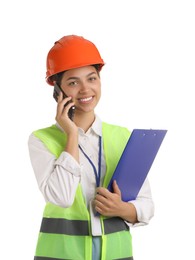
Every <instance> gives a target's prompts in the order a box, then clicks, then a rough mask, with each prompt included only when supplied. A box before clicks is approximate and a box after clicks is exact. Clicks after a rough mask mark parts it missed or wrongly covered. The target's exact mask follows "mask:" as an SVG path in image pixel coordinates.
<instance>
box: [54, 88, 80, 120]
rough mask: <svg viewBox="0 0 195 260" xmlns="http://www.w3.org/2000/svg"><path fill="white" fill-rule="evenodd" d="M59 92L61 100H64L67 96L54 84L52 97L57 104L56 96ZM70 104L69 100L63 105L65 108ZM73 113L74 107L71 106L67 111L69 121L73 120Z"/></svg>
mask: <svg viewBox="0 0 195 260" xmlns="http://www.w3.org/2000/svg"><path fill="white" fill-rule="evenodd" d="M60 92H62V93H63V98H66V97H67V95H66V94H65V93H64V91H63V90H62V89H61V88H60V86H58V85H57V84H56V83H55V84H54V91H53V97H54V99H55V100H56V102H58V96H59V94H60ZM70 102H71V100H70V101H69V102H67V103H66V104H65V106H67V105H68V104H69V103H70ZM74 111H75V106H72V107H71V108H70V109H69V111H68V116H69V118H70V119H71V120H73V116H74Z"/></svg>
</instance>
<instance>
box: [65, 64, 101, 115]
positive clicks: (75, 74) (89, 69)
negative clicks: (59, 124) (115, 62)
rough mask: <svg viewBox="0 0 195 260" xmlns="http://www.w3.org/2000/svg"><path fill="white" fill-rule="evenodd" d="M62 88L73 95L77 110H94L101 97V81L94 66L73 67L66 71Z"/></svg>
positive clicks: (69, 94) (68, 94)
mask: <svg viewBox="0 0 195 260" xmlns="http://www.w3.org/2000/svg"><path fill="white" fill-rule="evenodd" d="M61 88H62V89H63V91H64V92H65V93H66V95H67V96H71V97H72V99H73V101H74V103H75V106H76V111H77V112H92V111H94V108H95V107H96V105H97V104H98V102H99V99H100V97H101V81H100V77H99V75H98V73H97V71H96V69H95V68H94V66H86V67H81V68H77V69H71V70H68V71H66V72H65V73H64V75H63V77H62V80H61Z"/></svg>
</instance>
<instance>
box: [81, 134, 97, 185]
mask: <svg viewBox="0 0 195 260" xmlns="http://www.w3.org/2000/svg"><path fill="white" fill-rule="evenodd" d="M79 149H80V150H81V152H82V153H83V154H84V156H85V157H86V158H87V160H88V161H89V163H90V164H91V166H92V168H93V172H94V175H95V179H96V186H97V187H99V186H100V179H101V157H102V138H101V136H99V154H98V172H97V170H96V168H95V165H94V163H93V162H92V160H91V159H90V158H89V156H88V155H87V154H86V153H85V152H84V151H83V149H82V147H81V146H80V145H79Z"/></svg>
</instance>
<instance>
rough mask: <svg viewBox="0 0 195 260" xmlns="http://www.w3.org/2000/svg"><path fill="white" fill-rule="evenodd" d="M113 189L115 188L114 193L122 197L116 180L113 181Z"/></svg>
mask: <svg viewBox="0 0 195 260" xmlns="http://www.w3.org/2000/svg"><path fill="white" fill-rule="evenodd" d="M112 187H113V191H114V193H116V194H118V195H119V196H121V191H120V189H119V186H118V184H117V182H116V180H114V181H113V184H112Z"/></svg>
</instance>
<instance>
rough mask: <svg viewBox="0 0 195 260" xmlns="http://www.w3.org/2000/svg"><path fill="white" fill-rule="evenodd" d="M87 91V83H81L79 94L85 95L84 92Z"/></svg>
mask: <svg viewBox="0 0 195 260" xmlns="http://www.w3.org/2000/svg"><path fill="white" fill-rule="evenodd" d="M88 91H89V85H88V84H87V82H82V83H81V84H80V90H79V92H80V93H86V92H88Z"/></svg>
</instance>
